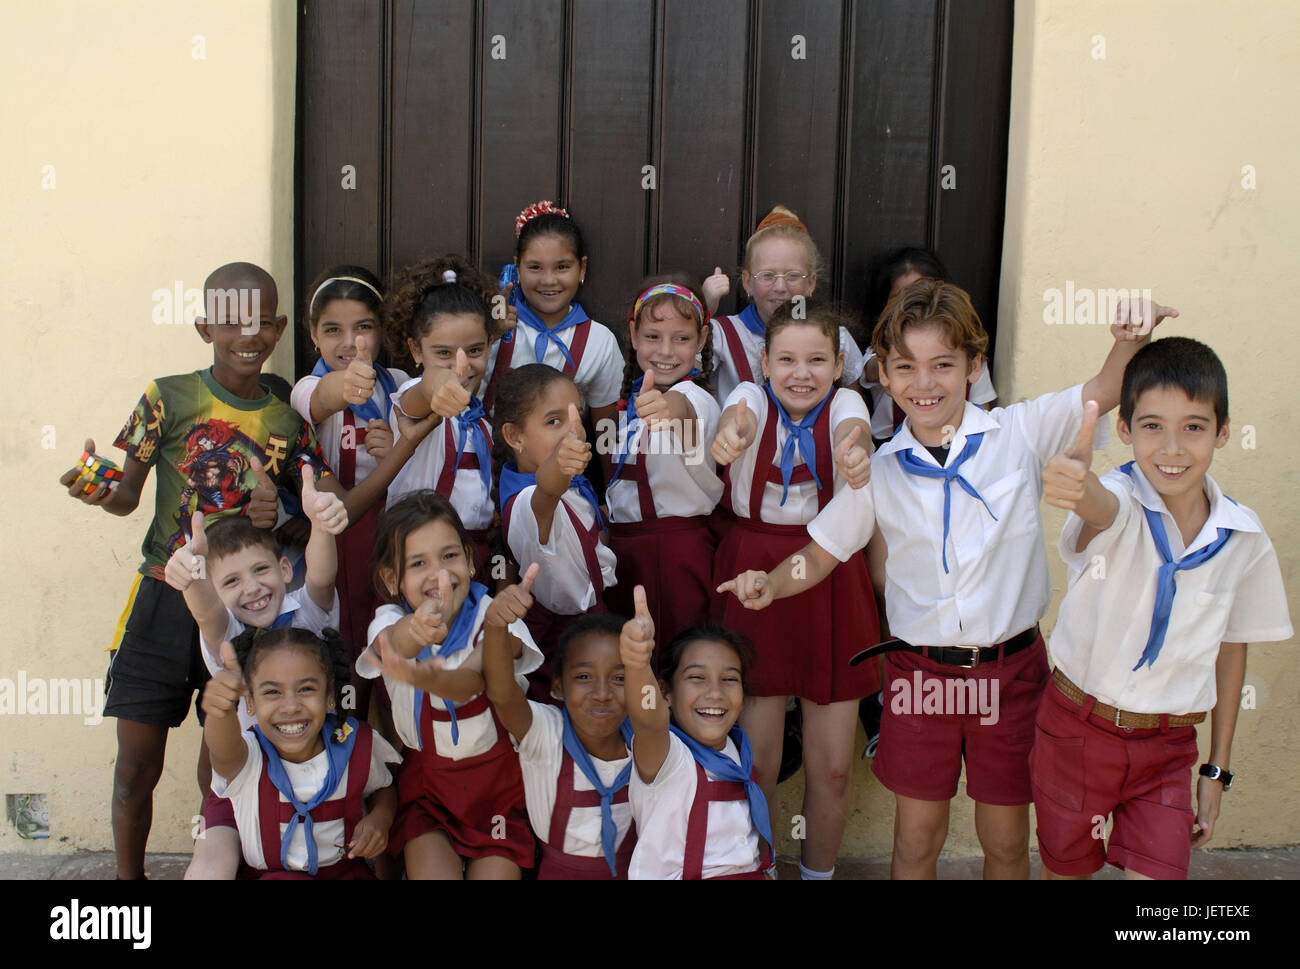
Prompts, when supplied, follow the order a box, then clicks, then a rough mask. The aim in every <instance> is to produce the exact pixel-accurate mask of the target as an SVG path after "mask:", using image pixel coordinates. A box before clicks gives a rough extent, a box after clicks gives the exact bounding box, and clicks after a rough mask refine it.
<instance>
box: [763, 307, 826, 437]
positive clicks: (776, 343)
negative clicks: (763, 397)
mask: <svg viewBox="0 0 1300 969" xmlns="http://www.w3.org/2000/svg"><path fill="white" fill-rule="evenodd" d="M761 359H762V363H763V373H764V374H765V375H766V376H767V379H768V380H770V381H771V383H772V392H773V393H774V394H776V399H777V400H779V401H780V402H781V406H782V407H784V408H785V409H786V413H788V414H789V415H790V418H791V419H792V420H796V421H797V420H800V419H801V418H803V417H804V416H806V415H807V413H808V412H809V411H810V410H812V409H813V408H814V407H816V406H817V405H818V404H819V403H821V401H822V400H823V399H825V397H826V395H827V394H829V393H830V392H831V390H832V388H833V387H834V385H835V381H837V380H839V379H840V373H841V372H842V371H843V369H844V354H842V353H839V352H837V350H836V347H835V345H834V344H833V343H831V340H830V337H828V336H827V335H826V333H825V332H823V330H822V328H821V327H820V326H816V325H811V324H798V323H790V324H787V325H786V326H784V327H782V328H781V329H780V330H778V331H777V332H776V333H773V334H772V336H771V348H770V349H766V350H764V351H763V353H762V355H761Z"/></svg>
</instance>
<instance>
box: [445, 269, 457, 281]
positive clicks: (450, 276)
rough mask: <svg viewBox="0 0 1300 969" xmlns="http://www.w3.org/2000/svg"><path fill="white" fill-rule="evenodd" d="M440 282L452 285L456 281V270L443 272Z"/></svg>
mask: <svg viewBox="0 0 1300 969" xmlns="http://www.w3.org/2000/svg"><path fill="white" fill-rule="evenodd" d="M442 281H443V282H444V283H454V282H455V281H456V270H454V269H448V270H447V271H446V272H444V273H443V274H442Z"/></svg>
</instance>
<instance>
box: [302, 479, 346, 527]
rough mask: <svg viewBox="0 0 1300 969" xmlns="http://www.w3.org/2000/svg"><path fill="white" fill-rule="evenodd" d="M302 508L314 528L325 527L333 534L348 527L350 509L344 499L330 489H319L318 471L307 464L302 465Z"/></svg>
mask: <svg viewBox="0 0 1300 969" xmlns="http://www.w3.org/2000/svg"><path fill="white" fill-rule="evenodd" d="M302 510H303V514H305V515H306V516H307V517H308V518H309V519H311V524H312V527H313V528H316V527H320V528H323V529H324V530H325V531H327V532H329V533H330V534H331V535H338V534H340V533H341V532H342V531H343V530H344V529H345V528H347V527H348V510H347V508H345V507H344V506H343V501H342V499H341V498H339V496H338V495H336V494H334V493H333V492H330V491H317V490H316V472H315V470H314V469H313V468H312V467H311V466H310V465H306V464H304V465H303V467H302Z"/></svg>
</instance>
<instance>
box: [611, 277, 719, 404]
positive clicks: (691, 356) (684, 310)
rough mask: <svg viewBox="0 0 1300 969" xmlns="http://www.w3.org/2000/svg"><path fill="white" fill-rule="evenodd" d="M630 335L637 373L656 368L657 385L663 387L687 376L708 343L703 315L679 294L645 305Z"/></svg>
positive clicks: (639, 374)
mask: <svg viewBox="0 0 1300 969" xmlns="http://www.w3.org/2000/svg"><path fill="white" fill-rule="evenodd" d="M629 336H630V338H631V340H632V347H633V349H634V350H635V351H636V364H637V376H643V375H644V374H645V372H646V371H647V370H651V371H653V372H654V377H655V386H656V387H660V388H668V387H671V386H672V385H673V384H675V383H677V382H678V381H681V380H685V379H686V375H687V374H689V373H690V372H691V368H692V367H693V366H695V355H696V354H697V353H699V352H700V347H701V346H702V345H703V343H704V336H703V334H702V332H701V330H700V323H699V317H698V316H697V315H696V313H695V311H694V310H693V309H692V308H691V306H690V304H689V303H687V302H686V301H685V300H681V299H678V298H676V297H672V298H671V299H669V300H661V301H660V302H658V303H657V304H656V305H654V306H650V307H644V308H642V310H641V316H640V318H639V319H637V320H636V321H635V322H634V323H633V324H632V326H631V327H630V330H629ZM646 389H648V388H646V387H642V388H641V390H642V391H643V392H644V391H645V390H646Z"/></svg>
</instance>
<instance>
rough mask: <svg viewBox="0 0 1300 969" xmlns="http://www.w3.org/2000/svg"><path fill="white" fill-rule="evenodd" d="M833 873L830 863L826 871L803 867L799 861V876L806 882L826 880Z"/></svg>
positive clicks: (833, 868)
mask: <svg viewBox="0 0 1300 969" xmlns="http://www.w3.org/2000/svg"><path fill="white" fill-rule="evenodd" d="M834 874H835V866H834V865H831V867H830V869H829V870H827V871H813V870H812V869H811V868H805V867H804V864H803V862H802V861H801V862H799V877H800V878H801V879H803V880H804V881H806V882H828V881H830V880H831V877H832V876H833V875H834Z"/></svg>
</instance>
